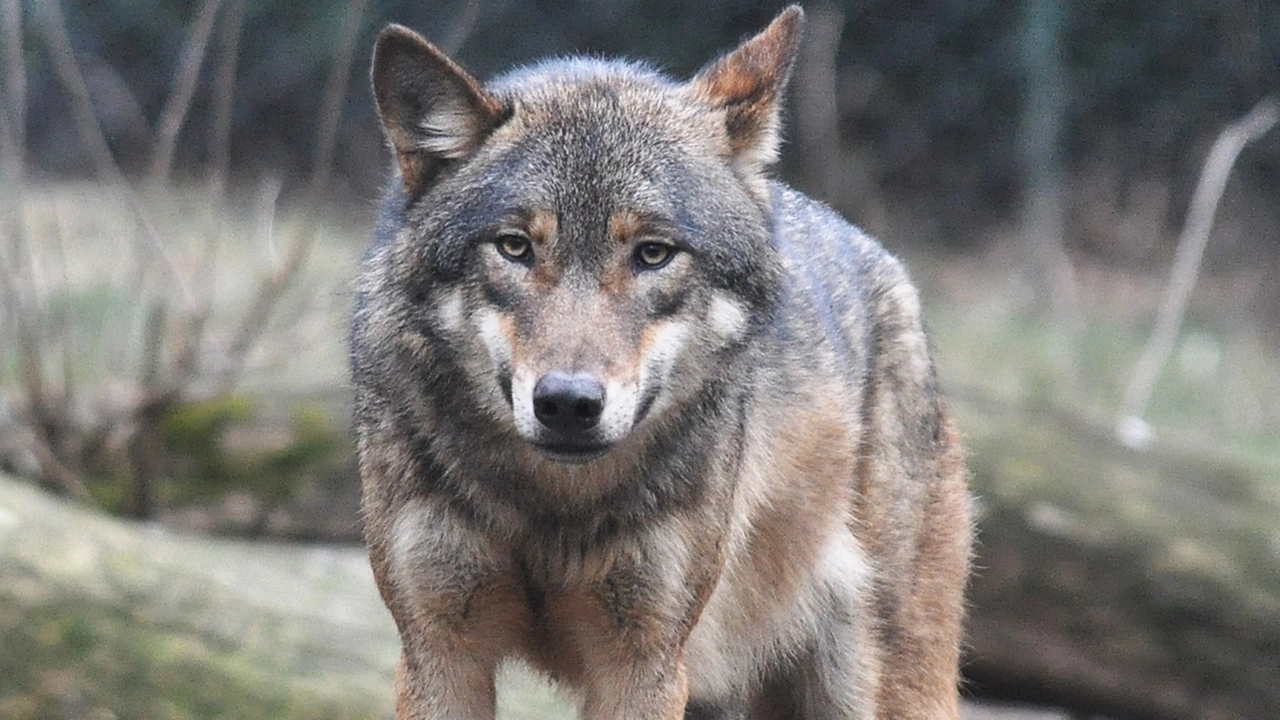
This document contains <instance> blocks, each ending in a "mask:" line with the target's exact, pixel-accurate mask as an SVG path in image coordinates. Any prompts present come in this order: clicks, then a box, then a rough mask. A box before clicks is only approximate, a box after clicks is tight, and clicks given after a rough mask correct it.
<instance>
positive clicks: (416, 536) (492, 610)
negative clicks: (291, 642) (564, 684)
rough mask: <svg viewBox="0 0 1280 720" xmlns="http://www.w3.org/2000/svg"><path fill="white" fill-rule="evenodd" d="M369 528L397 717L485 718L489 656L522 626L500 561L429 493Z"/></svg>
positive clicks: (493, 665) (489, 711)
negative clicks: (386, 622) (394, 633)
mask: <svg viewBox="0 0 1280 720" xmlns="http://www.w3.org/2000/svg"><path fill="white" fill-rule="evenodd" d="M383 528H385V530H386V532H385V533H380V532H378V530H379V529H383ZM369 534H370V537H369V546H370V553H371V555H372V557H373V561H374V562H373V565H374V574H375V577H376V578H377V581H378V587H379V589H380V590H381V591H382V596H383V599H384V600H385V601H386V603H387V607H388V608H389V609H390V610H391V615H392V617H394V618H395V621H396V626H397V627H398V628H399V630H400V639H401V643H402V646H403V651H402V653H401V658H400V667H399V670H398V672H397V676H396V718H397V720H439V719H441V718H448V719H449V720H455V719H456V720H493V717H494V708H495V691H494V673H495V671H496V669H497V665H498V662H499V661H500V660H501V659H502V658H503V657H504V656H506V655H507V654H509V653H510V652H511V649H512V647H514V646H515V645H517V644H518V643H519V642H520V638H521V634H520V633H521V632H522V629H523V628H527V626H528V617H527V609H526V607H525V603H524V596H523V593H522V591H521V589H520V587H519V585H518V584H517V583H515V582H514V581H513V580H512V578H511V573H510V568H509V567H508V565H509V564H508V563H504V562H503V561H502V560H501V559H500V555H499V554H498V553H495V552H493V551H492V548H490V547H489V544H488V543H487V542H486V541H485V539H484V538H483V536H481V535H479V534H477V533H475V532H474V531H472V530H471V529H470V528H468V527H467V526H466V524H465V523H464V522H462V521H460V520H458V519H457V518H455V517H453V515H452V513H451V512H450V511H449V510H448V508H447V507H446V506H444V505H443V504H442V503H433V502H431V501H429V500H424V499H419V500H414V501H411V502H409V503H407V504H406V505H405V506H404V507H402V508H400V509H399V510H397V511H395V514H394V520H393V521H392V522H391V523H389V524H386V525H384V524H382V523H378V524H376V525H374V526H373V528H371V529H370V531H369Z"/></svg>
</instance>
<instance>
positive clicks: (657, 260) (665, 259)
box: [635, 242, 676, 270]
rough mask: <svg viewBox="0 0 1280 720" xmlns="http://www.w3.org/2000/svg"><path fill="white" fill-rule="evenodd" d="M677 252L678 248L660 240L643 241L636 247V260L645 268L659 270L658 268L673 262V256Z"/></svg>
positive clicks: (637, 263)
mask: <svg viewBox="0 0 1280 720" xmlns="http://www.w3.org/2000/svg"><path fill="white" fill-rule="evenodd" d="M675 254H676V249H675V248H673V247H671V246H670V245H666V244H664V243H658V242H647V243H642V244H640V245H639V246H637V247H636V252H635V260H636V265H638V266H640V267H642V268H644V269H645V270H657V269H658V268H660V267H662V266H663V265H666V264H667V263H669V262H671V258H672V257H674V256H675Z"/></svg>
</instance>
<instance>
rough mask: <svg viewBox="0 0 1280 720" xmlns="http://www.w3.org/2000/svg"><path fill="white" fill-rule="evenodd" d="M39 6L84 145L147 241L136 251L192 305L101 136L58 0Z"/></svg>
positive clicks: (61, 80)
mask: <svg viewBox="0 0 1280 720" xmlns="http://www.w3.org/2000/svg"><path fill="white" fill-rule="evenodd" d="M39 6H40V7H41V8H42V9H43V10H44V17H43V23H42V24H43V30H44V34H45V39H46V41H47V42H48V43H49V56H50V59H51V60H52V62H53V69H54V72H55V74H57V76H58V79H59V81H60V82H61V83H62V85H63V87H65V88H66V90H67V93H68V94H69V95H70V99H71V111H72V115H73V116H74V119H75V123H76V130H77V132H78V134H79V135H80V139H81V141H82V142H84V143H85V144H86V145H87V146H88V150H89V154H90V155H91V156H92V157H93V160H94V163H95V164H96V165H97V166H98V172H99V174H100V175H102V176H103V177H104V178H105V179H106V180H107V181H108V182H110V183H112V184H113V185H115V186H116V187H118V188H119V189H120V191H121V193H122V194H123V195H124V199H125V201H126V203H127V204H128V206H129V209H130V211H131V212H132V213H133V215H134V217H135V218H136V219H137V221H138V225H139V226H140V227H141V229H142V237H143V238H144V239H145V240H146V241H147V247H146V248H145V249H144V248H138V249H137V251H138V252H139V253H143V254H145V253H151V255H150V256H151V257H154V258H156V259H158V260H159V261H160V266H161V269H162V270H163V271H164V272H165V274H166V275H167V276H168V277H169V280H170V281H171V283H172V284H173V286H174V287H176V288H177V290H178V292H179V294H180V295H181V297H182V300H183V302H184V303H185V304H187V305H189V304H190V302H191V293H190V290H189V289H188V288H187V283H186V281H185V280H184V279H183V277H182V275H181V274H180V273H179V272H178V269H177V265H176V264H175V263H174V262H173V259H172V258H171V257H170V254H169V248H168V247H167V246H166V244H165V243H164V242H163V240H162V239H161V237H160V233H159V231H158V230H157V229H156V227H155V225H154V224H153V223H152V222H151V219H150V218H149V217H148V215H147V213H146V210H145V208H143V206H142V201H141V199H140V198H139V197H138V194H137V192H135V191H134V189H133V187H132V186H131V185H130V184H129V182H128V180H126V179H125V177H124V173H123V172H121V170H120V166H119V165H117V164H116V161H115V157H113V156H112V154H111V147H110V146H109V145H108V144H107V138H106V136H105V135H104V134H103V132H102V126H101V125H100V124H99V123H98V119H97V116H96V113H95V111H94V109H93V101H92V99H91V98H90V96H89V89H88V87H86V85H85V82H84V74H83V73H81V72H80V68H79V66H78V65H77V64H76V58H75V51H74V50H73V49H72V47H71V38H70V37H69V36H68V35H67V27H66V18H65V16H64V15H63V13H62V4H61V3H60V2H59V0H44V1H43V2H41V3H39Z"/></svg>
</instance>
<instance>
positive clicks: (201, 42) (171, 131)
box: [147, 0, 222, 184]
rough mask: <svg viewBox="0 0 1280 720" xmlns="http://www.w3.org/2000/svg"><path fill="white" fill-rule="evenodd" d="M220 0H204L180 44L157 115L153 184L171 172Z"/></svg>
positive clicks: (159, 181)
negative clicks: (166, 96) (170, 86)
mask: <svg viewBox="0 0 1280 720" xmlns="http://www.w3.org/2000/svg"><path fill="white" fill-rule="evenodd" d="M220 5H222V0H204V2H203V3H201V4H200V10H199V11H198V12H197V13H196V17H195V19H194V20H192V22H191V31H190V32H189V33H188V34H187V41H186V43H184V44H183V47H182V55H181V57H180V59H179V60H178V71H177V73H176V74H175V75H174V78H173V89H172V90H171V91H170V92H169V99H168V101H167V102H166V103H165V106H164V110H163V111H162V112H161V113H160V126H159V128H158V129H157V131H156V146H155V154H154V155H152V158H151V171H150V172H149V173H148V174H147V177H148V179H149V181H150V183H152V184H159V183H162V182H164V181H165V180H167V179H168V178H169V172H170V171H171V170H172V169H173V155H174V152H175V150H176V149H177V147H178V135H179V134H180V133H181V132H182V124H183V121H184V120H185V119H186V117H187V110H189V109H190V108H191V98H193V97H194V96H195V93H196V83H197V82H198V81H199V79H200V66H201V65H203V64H204V56H205V51H206V50H207V49H208V47H209V37H210V36H211V35H213V25H214V23H213V21H214V19H215V18H216V17H217V15H218V7H219V6H220Z"/></svg>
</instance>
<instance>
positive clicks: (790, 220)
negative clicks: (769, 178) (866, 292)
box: [772, 182, 907, 286]
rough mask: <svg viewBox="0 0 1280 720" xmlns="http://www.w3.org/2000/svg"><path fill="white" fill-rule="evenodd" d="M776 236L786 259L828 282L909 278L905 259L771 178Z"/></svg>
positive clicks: (866, 283) (875, 282)
mask: <svg viewBox="0 0 1280 720" xmlns="http://www.w3.org/2000/svg"><path fill="white" fill-rule="evenodd" d="M772 195H773V198H772V200H773V203H772V204H773V206H772V226H773V240H774V244H775V246H776V247H777V249H778V251H779V252H780V253H781V254H782V256H783V258H784V261H785V263H786V265H788V266H789V267H791V268H792V269H793V271H794V270H797V269H802V270H803V274H804V275H806V276H808V277H810V278H824V279H825V281H826V282H824V284H826V285H849V284H855V283H856V284H862V285H864V286H876V285H880V284H886V283H897V282H903V281H906V280H907V277H906V268H905V266H904V265H903V264H902V262H901V261H900V260H899V259H898V258H897V257H896V256H894V255H893V254H892V253H890V252H889V251H888V250H886V249H885V248H884V246H883V245H881V244H880V242H879V241H877V240H876V239H875V238H874V237H872V236H871V235H868V234H867V233H866V232H864V231H863V230H862V229H861V228H859V227H858V226H857V225H854V224H853V223H851V222H849V221H848V220H846V219H845V218H844V216H842V215H840V213H838V212H836V211H835V210H833V209H831V208H830V207H828V206H827V205H825V204H824V203H822V202H819V201H818V200H815V199H813V198H811V197H809V196H807V195H805V194H804V193H802V192H800V191H798V190H795V189H794V188H791V187H789V186H787V185H785V184H783V183H780V182H775V183H774V184H773V193H772Z"/></svg>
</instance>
